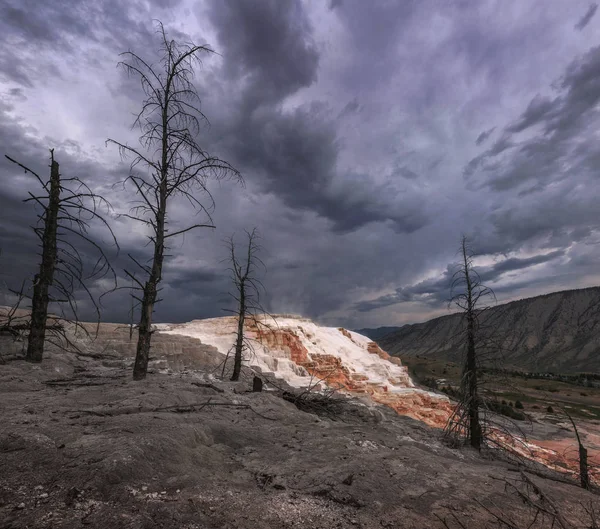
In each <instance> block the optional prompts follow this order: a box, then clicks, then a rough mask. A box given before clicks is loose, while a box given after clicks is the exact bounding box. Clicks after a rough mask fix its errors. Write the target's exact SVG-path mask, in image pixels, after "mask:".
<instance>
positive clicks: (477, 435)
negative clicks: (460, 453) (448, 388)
mask: <svg viewBox="0 0 600 529" xmlns="http://www.w3.org/2000/svg"><path fill="white" fill-rule="evenodd" d="M462 252H463V262H464V267H465V282H466V287H467V292H466V294H467V358H466V362H465V369H464V372H463V377H464V379H465V380H464V384H465V390H466V392H467V398H468V402H469V406H468V412H469V442H470V443H471V446H472V447H473V448H476V449H477V450H480V449H481V442H482V432H481V424H480V423H479V395H478V392H477V356H476V350H475V307H474V302H473V285H472V284H471V277H470V273H469V262H468V258H467V248H466V241H465V240H464V239H463V244H462Z"/></svg>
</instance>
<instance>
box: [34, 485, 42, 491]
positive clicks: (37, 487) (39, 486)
mask: <svg viewBox="0 0 600 529" xmlns="http://www.w3.org/2000/svg"><path fill="white" fill-rule="evenodd" d="M43 488H44V486H43V485H36V486H35V487H34V488H33V490H42V489H43Z"/></svg>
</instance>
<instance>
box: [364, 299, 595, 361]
mask: <svg viewBox="0 0 600 529" xmlns="http://www.w3.org/2000/svg"><path fill="white" fill-rule="evenodd" d="M481 319H482V322H483V326H484V327H486V328H487V330H486V331H484V332H486V333H488V335H489V336H493V340H494V343H495V344H499V346H500V348H501V350H502V353H501V356H500V354H498V353H495V358H496V359H497V360H498V364H499V366H500V367H507V368H513V367H515V368H521V369H526V370H529V371H554V372H564V373H573V372H581V371H586V372H598V371H600V287H590V288H582V289H577V290H564V291H561V292H553V293H551V294H545V295H542V296H536V297H532V298H526V299H521V300H518V301H512V302H510V303H505V304H502V305H497V306H495V307H492V308H490V309H489V310H488V311H486V312H485V313H484V314H482V318H481ZM462 325H463V324H462V315H461V314H460V313H455V314H449V315H448V316H442V317H439V318H435V319H433V320H429V321H426V322H424V323H416V324H412V325H404V326H403V327H401V328H400V329H398V330H397V331H394V332H392V333H388V334H386V335H385V336H382V337H380V338H376V339H375V341H377V342H378V343H379V345H380V346H381V347H382V348H383V349H384V350H385V351H387V352H388V353H389V354H390V355H394V356H399V357H402V356H405V355H406V356H417V355H419V356H425V357H429V358H432V359H440V360H449V361H455V362H456V361H460V360H461V358H462V347H461V345H460V343H459V340H458V339H457V335H458V334H459V333H460V330H461V328H462Z"/></svg>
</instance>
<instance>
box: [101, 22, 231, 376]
mask: <svg viewBox="0 0 600 529" xmlns="http://www.w3.org/2000/svg"><path fill="white" fill-rule="evenodd" d="M158 33H159V35H160V38H161V52H162V54H163V55H162V59H161V64H160V68H158V67H154V66H153V65H152V64H149V63H148V62H146V61H145V60H144V59H143V58H142V57H140V56H139V55H137V54H136V53H134V52H132V51H127V52H125V53H122V54H121V55H122V56H123V57H125V60H124V61H122V62H120V63H119V66H121V67H122V68H124V69H125V71H126V72H127V73H128V74H129V75H134V76H137V77H139V79H140V82H141V86H142V89H143V91H144V94H145V96H146V99H144V101H143V103H142V109H141V110H140V112H139V114H138V115H137V117H136V119H135V121H134V126H139V128H140V130H141V132H142V135H141V137H140V143H141V148H134V147H131V146H129V145H126V144H123V143H120V142H118V141H115V140H112V139H109V140H107V143H112V144H114V145H117V146H118V148H119V151H120V153H121V155H122V156H128V155H129V156H131V157H132V158H133V160H132V162H131V170H130V175H129V176H128V177H127V178H126V179H125V181H124V182H123V184H124V185H125V184H126V183H127V184H130V185H131V186H132V187H133V189H134V191H135V193H136V195H137V197H138V198H139V200H138V201H137V204H136V205H135V206H134V207H133V208H132V209H131V210H130V212H129V214H126V215H125V217H128V218H129V219H132V220H135V221H139V222H141V223H143V224H144V225H145V226H147V227H148V228H149V230H150V233H151V235H150V236H149V239H150V241H151V243H152V247H153V255H152V257H151V259H150V264H149V265H146V264H144V263H141V262H140V261H139V260H137V259H135V258H134V257H133V256H131V255H130V258H131V259H132V261H133V263H134V264H135V266H136V267H138V268H139V269H141V270H142V272H143V274H144V275H145V277H146V280H145V282H142V281H140V280H139V279H138V278H137V277H134V275H133V273H132V272H130V271H128V270H126V271H125V273H126V274H127V276H128V277H129V278H131V279H132V280H133V281H134V283H135V284H136V285H137V288H138V290H139V291H140V292H141V296H140V300H141V316H140V323H139V327H138V344H137V352H136V358H135V366H134V370H133V378H134V380H140V379H143V378H145V377H146V372H147V369H148V360H149V353H150V340H151V337H152V314H153V311H154V305H155V303H156V302H157V301H158V300H157V295H158V291H159V288H158V286H159V284H160V282H161V279H162V271H163V263H164V258H165V249H166V247H167V241H168V239H171V238H172V237H175V236H177V235H181V234H184V233H187V232H189V231H191V230H194V229H196V228H202V227H209V228H214V226H212V222H211V219H210V215H209V212H208V208H207V207H205V206H204V204H203V203H202V202H200V200H199V199H198V198H197V197H196V196H195V191H199V192H202V193H204V195H205V197H207V198H208V200H209V201H210V202H211V204H213V205H214V203H213V201H212V196H211V195H210V192H209V190H208V189H207V187H206V185H207V180H208V179H209V178H210V177H213V178H217V179H220V178H224V177H226V176H233V177H235V178H237V179H238V180H239V181H241V176H240V174H239V172H238V171H237V170H236V169H234V168H233V167H232V166H231V165H230V164H229V163H227V162H225V161H223V160H221V159H219V158H216V157H213V156H210V155H209V154H208V153H206V152H205V151H204V150H203V149H202V148H201V147H200V145H199V144H198V142H197V140H196V136H197V135H198V134H199V132H200V121H201V120H202V121H204V122H206V123H208V120H207V119H206V117H205V116H204V114H203V113H202V112H201V111H200V108H199V104H200V98H199V96H198V94H197V92H196V90H195V88H194V85H193V84H192V77H193V74H194V67H195V66H196V65H198V64H200V58H199V55H200V54H201V53H202V52H206V53H212V50H211V49H210V48H208V47H206V46H197V45H194V44H178V43H176V42H175V41H173V40H168V39H167V35H166V33H165V30H164V27H163V25H162V24H161V23H160V22H159V24H158ZM138 166H142V167H144V168H145V170H146V171H147V174H144V173H143V172H142V173H138V172H136V169H137V168H138ZM176 196H179V197H182V198H184V199H187V201H188V202H189V203H190V204H191V205H192V207H193V208H195V209H196V210H197V212H202V213H204V214H206V215H207V217H208V222H210V224H192V225H190V226H187V227H185V228H182V229H178V230H176V231H172V232H170V231H169V229H168V223H169V212H170V211H171V208H170V207H169V206H170V204H171V202H172V199H174V198H175V197H176Z"/></svg>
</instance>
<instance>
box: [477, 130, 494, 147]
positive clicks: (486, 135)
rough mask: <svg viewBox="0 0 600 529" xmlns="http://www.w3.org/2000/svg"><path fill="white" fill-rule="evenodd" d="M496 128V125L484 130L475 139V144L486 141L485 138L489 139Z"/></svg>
mask: <svg viewBox="0 0 600 529" xmlns="http://www.w3.org/2000/svg"><path fill="white" fill-rule="evenodd" d="M495 130H496V127H492V128H491V129H488V130H484V131H483V132H482V133H481V134H480V135H479V136H477V139H476V140H475V145H481V144H482V143H483V142H485V140H487V139H488V138H489V137H490V136H491V135H492V133H493V132H494V131H495Z"/></svg>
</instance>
